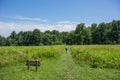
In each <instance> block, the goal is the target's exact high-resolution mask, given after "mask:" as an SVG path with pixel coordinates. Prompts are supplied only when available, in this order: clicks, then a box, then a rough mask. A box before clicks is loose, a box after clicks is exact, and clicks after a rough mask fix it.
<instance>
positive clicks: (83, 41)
mask: <svg viewBox="0 0 120 80" xmlns="http://www.w3.org/2000/svg"><path fill="white" fill-rule="evenodd" d="M57 44H68V45H88V44H120V20H113V21H112V22H109V23H105V22H102V23H100V24H96V23H93V24H91V26H85V23H80V24H78V25H77V26H76V29H75V30H73V31H70V32H59V31H57V30H52V31H50V30H47V31H45V32H41V31H40V30H39V29H34V30H33V31H20V32H19V33H16V32H15V31H13V32H12V33H11V34H10V35H9V36H8V37H7V38H5V37H3V36H0V46H39V45H57Z"/></svg>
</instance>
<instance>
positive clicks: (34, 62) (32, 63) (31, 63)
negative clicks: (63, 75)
mask: <svg viewBox="0 0 120 80" xmlns="http://www.w3.org/2000/svg"><path fill="white" fill-rule="evenodd" d="M26 65H27V66H28V70H29V69H30V66H36V71H37V70H38V66H40V61H38V60H27V61H26Z"/></svg>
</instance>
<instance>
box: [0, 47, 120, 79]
mask: <svg viewBox="0 0 120 80" xmlns="http://www.w3.org/2000/svg"><path fill="white" fill-rule="evenodd" d="M119 57H120V45H78V46H76V45H73V46H69V51H68V54H66V52H65V45H53V46H10V47H0V80H120V58H119ZM27 59H38V60H40V62H41V65H40V67H39V69H38V71H36V70H35V67H34V66H31V67H30V70H28V69H27V66H26V65H25V64H26V60H27Z"/></svg>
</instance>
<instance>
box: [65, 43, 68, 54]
mask: <svg viewBox="0 0 120 80" xmlns="http://www.w3.org/2000/svg"><path fill="white" fill-rule="evenodd" d="M65 50H66V53H68V46H67V45H66V47H65Z"/></svg>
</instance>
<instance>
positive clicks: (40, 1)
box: [0, 0, 120, 37]
mask: <svg viewBox="0 0 120 80" xmlns="http://www.w3.org/2000/svg"><path fill="white" fill-rule="evenodd" d="M112 20H120V0H0V35H2V36H5V37H6V36H9V35H10V34H11V32H12V31H13V30H15V31H16V32H19V31H21V30H22V31H28V30H34V29H35V28H37V29H40V30H41V31H42V32H43V31H45V30H54V29H55V30H58V31H71V30H75V28H76V25H77V24H79V23H81V22H82V23H85V24H86V26H89V25H91V24H92V23H97V24H99V23H101V22H111V21H112Z"/></svg>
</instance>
